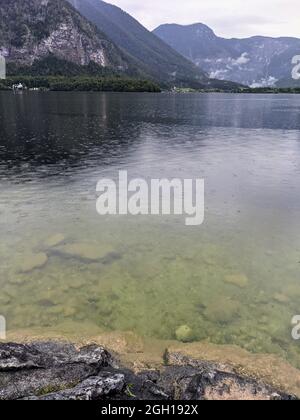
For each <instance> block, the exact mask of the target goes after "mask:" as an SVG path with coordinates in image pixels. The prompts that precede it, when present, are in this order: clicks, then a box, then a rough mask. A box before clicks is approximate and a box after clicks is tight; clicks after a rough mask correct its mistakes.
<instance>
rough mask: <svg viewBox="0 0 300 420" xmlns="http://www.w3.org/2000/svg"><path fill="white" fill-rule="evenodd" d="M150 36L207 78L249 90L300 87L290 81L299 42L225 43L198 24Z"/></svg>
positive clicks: (162, 29)
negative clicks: (249, 88) (239, 85)
mask: <svg viewBox="0 0 300 420" xmlns="http://www.w3.org/2000/svg"><path fill="white" fill-rule="evenodd" d="M153 33H154V34H155V35H157V36H158V37H160V38H161V39H162V40H163V41H164V42H166V43H167V44H169V45H170V46H171V47H172V48H174V49H175V50H176V51H177V52H179V53H180V54H182V55H184V56H185V57H186V58H187V59H189V60H191V61H192V62H194V63H195V64H196V65H197V66H199V67H201V68H202V69H203V70H205V71H206V72H207V73H208V74H209V76H210V77H213V78H214V77H216V78H218V79H226V80H232V81H234V82H237V83H241V84H244V85H250V86H252V87H260V86H280V87H287V86H300V80H295V79H293V78H292V71H293V69H294V68H295V65H293V64H292V59H293V57H295V56H297V55H300V39H297V38H287V37H286V38H270V37H262V36H255V37H251V38H245V39H236V38H233V39H225V38H221V37H218V36H217V35H216V34H215V33H214V32H213V30H212V29H210V28H209V27H208V26H206V25H204V24H201V23H198V24H194V25H188V26H182V25H176V24H171V25H161V26H159V27H158V28H157V29H155V30H154V32H153ZM294 77H295V76H294Z"/></svg>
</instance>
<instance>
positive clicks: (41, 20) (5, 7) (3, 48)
mask: <svg viewBox="0 0 300 420" xmlns="http://www.w3.org/2000/svg"><path fill="white" fill-rule="evenodd" d="M0 22H1V24H0V53H1V55H3V56H4V57H5V58H6V62H7V64H8V68H11V67H13V68H14V69H15V70H16V69H18V68H30V67H32V66H33V65H34V64H36V63H39V62H44V61H45V60H46V61H47V60H48V59H49V57H52V58H53V59H55V60H56V62H57V63H59V62H63V61H66V60H67V61H68V63H71V64H73V65H74V67H76V66H82V67H88V66H90V65H93V66H94V70H96V68H95V67H98V70H99V72H101V70H102V69H107V68H109V69H111V70H112V71H113V70H114V71H119V72H121V73H122V72H127V71H130V69H131V66H132V64H131V63H130V60H128V58H127V57H126V56H125V54H124V53H123V52H122V51H121V50H120V49H119V48H118V47H117V46H116V45H115V44H114V43H113V42H112V41H110V40H109V39H108V38H107V37H106V36H105V35H104V34H103V33H102V32H100V31H99V29H98V28H96V27H95V26H94V25H92V24H91V23H90V22H88V21H87V19H86V18H84V17H83V16H81V15H80V14H79V13H78V12H77V11H76V10H75V9H74V8H73V7H72V6H71V5H70V4H69V3H68V2H67V1H65V0H5V1H2V0H1V1H0ZM50 61H51V60H50Z"/></svg>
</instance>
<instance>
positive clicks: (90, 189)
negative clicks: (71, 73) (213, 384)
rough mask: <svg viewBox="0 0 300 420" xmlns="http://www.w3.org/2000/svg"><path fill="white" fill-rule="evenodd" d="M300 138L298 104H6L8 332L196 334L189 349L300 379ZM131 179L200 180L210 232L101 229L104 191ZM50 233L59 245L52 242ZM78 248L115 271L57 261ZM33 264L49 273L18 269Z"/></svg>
mask: <svg viewBox="0 0 300 420" xmlns="http://www.w3.org/2000/svg"><path fill="white" fill-rule="evenodd" d="M299 130H300V96H296V95H295V96H294V95H286V96H285V95H266V96H264V95H229V94H228V95H227V94H191V95H173V94H109V93H107V94H102V93H24V94H17V95H13V94H11V93H0V185H1V189H0V216H1V217H0V232H1V243H0V264H1V265H0V269H1V273H0V287H1V295H0V313H1V314H3V315H5V316H6V318H7V322H8V327H9V329H23V328H26V329H27V330H28V329H31V328H32V329H34V328H35V327H43V328H45V329H46V328H48V327H51V328H56V329H57V330H58V332H59V330H63V331H66V325H70V323H74V325H76V324H78V323H85V325H90V326H91V329H92V328H93V326H98V327H100V328H102V329H103V330H108V331H110V330H124V331H135V332H137V333H138V334H141V335H143V336H147V337H155V338H161V339H174V338H176V335H175V332H176V330H177V328H178V327H180V326H181V325H187V326H189V328H190V329H191V331H192V337H190V339H192V340H195V341H196V340H204V339H205V340H209V341H211V342H213V343H217V344H237V345H239V346H241V347H244V348H246V349H248V350H250V351H252V352H257V353H260V352H261V353H276V354H279V355H280V356H282V357H284V358H287V359H288V360H290V361H291V362H292V363H294V364H295V365H297V366H298V367H300V345H299V344H297V343H296V342H294V341H293V340H292V339H291V318H292V317H293V315H295V314H297V313H299V311H300V283H299V281H300V276H299V274H300V273H299V269H300V196H299V185H300V159H299V153H300V131H299ZM121 169H126V170H128V173H129V176H130V177H143V178H146V179H150V178H173V177H176V178H204V179H205V184H206V201H205V207H206V216H205V223H204V225H203V226H200V227H192V228H191V227H186V226H185V225H184V219H183V218H182V217H174V216H171V217H154V216H153V217H141V216H139V217H132V216H131V217H130V216H128V217H126V216H116V217H100V216H99V215H98V214H97V213H96V207H95V205H96V197H97V195H96V184H97V181H98V180H99V179H100V178H103V177H110V178H116V177H117V172H118V170H121ZM56 234H60V235H61V236H63V237H64V241H63V242H62V243H60V244H59V245H58V246H54V247H50V246H49V244H45V241H46V242H47V240H49V238H51V237H52V236H53V235H56ZM78 243H80V244H81V246H82V244H84V245H86V246H87V247H88V249H89V250H90V249H91V248H93V249H96V250H97V252H98V251H99V252H100V253H101V252H103V255H106V254H107V255H109V258H104V259H103V260H102V259H101V260H99V261H94V262H91V261H87V260H84V259H82V258H77V257H70V256H68V255H65V254H64V253H62V252H61V248H63V247H65V246H68V245H70V244H71V245H72V244H78ZM39 253H44V254H46V255H47V258H48V261H47V262H46V263H43V264H41V266H40V267H39V268H35V269H33V270H28V271H27V272H23V271H24V270H23V271H22V269H21V268H22V267H23V265H24V261H26V260H28V258H29V257H30V258H32V255H36V254H39ZM20 267H21V268H20ZM87 328H88V327H87ZM88 333H89V331H87V335H88Z"/></svg>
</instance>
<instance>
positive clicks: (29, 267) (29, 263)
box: [19, 252, 48, 273]
mask: <svg viewBox="0 0 300 420" xmlns="http://www.w3.org/2000/svg"><path fill="white" fill-rule="evenodd" d="M47 262H48V257H47V255H46V254H45V253H43V252H41V253H39V254H31V255H27V256H25V257H24V261H23V262H22V263H21V265H20V269H19V271H20V272H21V273H30V272H31V271H33V270H36V269H37V268H42V267H44V266H45V265H46V264H47Z"/></svg>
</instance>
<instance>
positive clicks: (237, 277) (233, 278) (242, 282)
mask: <svg viewBox="0 0 300 420" xmlns="http://www.w3.org/2000/svg"><path fill="white" fill-rule="evenodd" d="M224 281H225V283H228V284H232V285H233V286H237V287H240V288H241V289H243V288H245V287H247V286H248V283H249V280H248V277H247V276H246V275H245V274H231V275H228V276H226V277H225V279H224Z"/></svg>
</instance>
